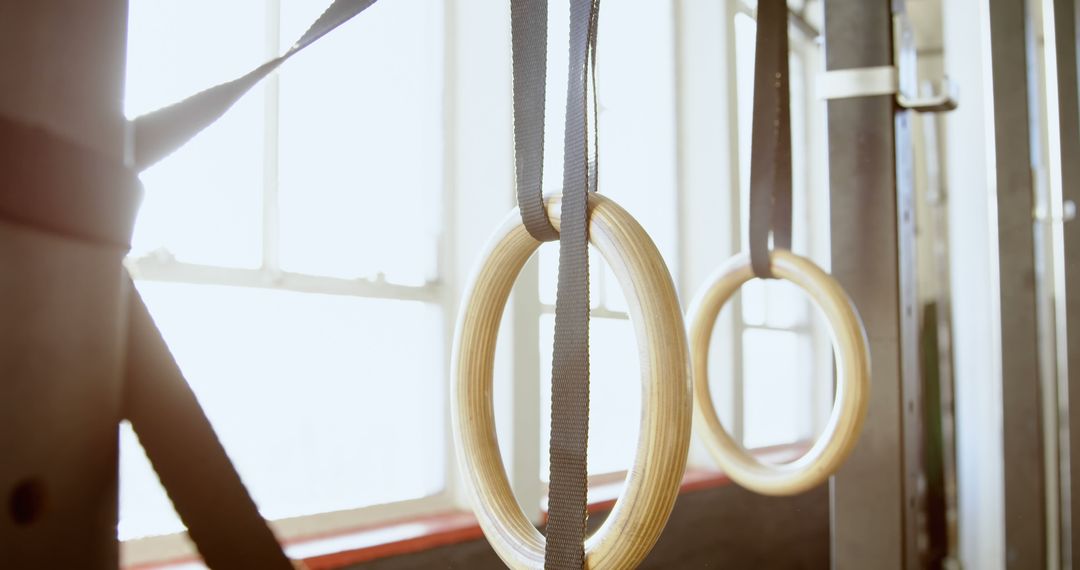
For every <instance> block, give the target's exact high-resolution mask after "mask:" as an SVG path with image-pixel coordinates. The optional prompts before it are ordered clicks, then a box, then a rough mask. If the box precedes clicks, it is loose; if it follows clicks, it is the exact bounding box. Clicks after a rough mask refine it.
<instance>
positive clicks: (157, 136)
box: [134, 0, 376, 171]
mask: <svg viewBox="0 0 1080 570" xmlns="http://www.w3.org/2000/svg"><path fill="white" fill-rule="evenodd" d="M375 1H376V0H334V3H333V4H331V5H330V6H329V7H328V8H327V9H326V10H325V11H324V12H323V13H322V15H321V16H319V18H318V19H316V20H315V22H314V23H313V24H311V26H310V27H309V28H308V29H307V31H306V32H304V35H303V36H301V37H300V39H299V40H297V41H296V43H294V44H293V45H292V47H290V48H289V50H288V51H286V52H285V53H284V54H282V55H281V56H279V57H276V58H274V59H271V60H270V61H268V62H266V63H264V64H262V65H260V66H259V67H256V68H255V69H253V70H251V71H250V72H248V73H247V74H246V75H244V76H242V77H238V78H236V79H234V80H232V81H229V82H227V83H222V84H220V85H217V86H214V87H211V88H209V89H207V90H205V91H200V92H199V93H196V94H194V95H192V96H191V97H188V98H187V99H184V100H183V101H180V102H177V103H174V104H172V105H169V106H168V107H164V108H161V109H158V110H157V111H153V112H150V113H147V114H146V115H142V116H140V117H137V118H136V119H135V121H134V122H135V128H134V132H135V169H136V170H139V171H142V170H145V169H146V168H148V167H149V166H151V165H153V164H154V163H155V162H157V161H159V160H161V159H162V158H165V157H166V156H168V155H169V154H171V153H173V152H174V151H176V150H177V149H179V148H180V147H182V146H184V144H185V143H187V142H188V141H189V140H191V139H192V138H193V137H194V136H195V135H197V134H199V132H201V131H202V130H203V129H205V128H206V127H208V126H210V125H211V124H212V123H213V122H214V121H216V120H218V119H219V118H220V117H221V116H222V115H224V114H225V112H226V111H228V110H229V108H230V107H232V106H233V104H235V103H236V102H237V101H239V100H240V98H241V97H243V96H244V94H245V93H247V92H248V91H250V90H251V88H252V87H255V85H256V84H258V83H259V81H262V79H263V78H264V77H266V76H267V75H270V73H271V72H272V71H274V70H275V69H277V68H278V67H280V66H281V64H282V63H285V61H286V60H288V59H289V58H291V57H292V56H294V55H296V54H297V53H300V52H301V51H302V50H303V49H304V48H306V47H308V46H310V45H311V44H313V43H315V41H317V40H318V39H319V38H321V37H323V36H325V35H326V34H328V33H330V32H331V31H333V30H334V29H335V28H337V27H338V26H340V25H342V24H344V23H345V22H348V21H349V20H351V19H352V18H353V16H356V15H357V14H359V13H360V12H363V11H364V10H366V9H368V8H369V7H370V6H371V5H372V4H374V3H375Z"/></svg>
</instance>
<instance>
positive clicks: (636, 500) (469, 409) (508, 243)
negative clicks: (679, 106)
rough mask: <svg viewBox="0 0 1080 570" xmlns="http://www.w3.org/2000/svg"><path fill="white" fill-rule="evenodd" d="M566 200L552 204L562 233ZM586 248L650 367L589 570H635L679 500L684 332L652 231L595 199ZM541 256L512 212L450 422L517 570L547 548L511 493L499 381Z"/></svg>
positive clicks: (465, 313)
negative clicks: (511, 313) (508, 327)
mask: <svg viewBox="0 0 1080 570" xmlns="http://www.w3.org/2000/svg"><path fill="white" fill-rule="evenodd" d="M559 206H560V201H559V198H548V199H547V211H548V216H549V218H550V219H551V222H552V225H554V226H555V229H556V230H558V229H559V227H560V226H559V217H558V214H557V212H559ZM589 210H590V222H589V238H590V241H591V242H592V244H593V245H594V246H596V248H597V249H598V250H599V251H600V253H601V254H602V255H603V256H604V259H605V260H607V262H608V265H610V266H611V268H612V270H613V271H614V272H615V275H616V276H617V278H618V281H619V284H620V285H621V286H622V288H623V291H624V293H625V295H626V300H627V305H628V306H629V312H630V320H631V322H632V323H633V324H634V330H635V333H636V334H637V338H638V343H637V344H638V347H639V357H640V360H641V376H642V386H641V391H642V398H641V407H642V410H641V412H642V413H641V431H640V434H639V436H638V447H637V452H636V455H635V457H634V464H633V467H632V468H631V469H630V470H629V471H628V472H627V476H626V484H625V485H624V487H623V490H622V493H621V494H620V495H619V500H618V501H617V502H616V504H615V507H614V508H613V509H612V511H611V514H609V515H608V517H607V519H606V520H604V523H603V525H601V527H600V528H599V529H598V530H597V531H596V532H595V533H594V534H593V535H592V536H590V537H589V538H588V540H586V542H585V567H586V568H590V569H608V568H633V567H636V566H637V565H638V564H640V563H641V561H642V560H643V559H644V558H645V555H646V554H648V553H649V551H650V550H651V549H652V547H653V544H655V542H656V539H657V538H658V537H659V536H660V533H661V531H662V530H663V528H664V525H665V524H666V522H667V519H668V515H670V514H671V509H672V506H673V505H674V503H675V498H676V497H677V495H678V492H679V485H680V483H681V481H682V475H683V471H684V469H685V466H686V455H687V452H688V449H689V445H690V431H691V424H692V419H691V418H692V411H691V409H692V407H693V406H692V404H691V398H692V385H691V381H690V359H689V352H688V348H687V342H686V329H685V324H684V322H683V319H682V312H681V310H680V307H679V301H678V297H677V296H676V293H675V286H674V284H673V283H672V281H671V275H670V274H669V273H668V270H667V266H666V265H665V264H664V260H663V258H661V257H660V252H659V251H657V249H656V246H655V245H654V244H653V242H652V240H651V239H649V236H648V235H647V234H646V233H645V230H644V229H642V227H641V226H640V225H639V224H638V223H637V221H635V220H634V218H632V217H631V216H630V214H629V213H627V212H626V211H625V210H623V209H622V208H621V207H619V206H618V205H617V204H615V202H613V201H611V200H610V199H609V198H605V197H604V196H601V195H599V194H590V195H589ZM539 246H540V242H538V241H536V240H534V239H533V238H532V237H531V236H530V235H529V233H528V232H527V231H526V230H525V227H524V226H523V225H522V224H521V216H520V214H519V213H518V211H517V210H516V209H515V210H514V211H513V212H511V213H510V215H509V216H508V217H507V218H506V221H505V223H503V225H502V227H501V228H500V229H499V230H498V231H496V232H495V235H494V237H493V238H492V240H491V241H490V243H489V245H488V248H487V252H486V254H485V255H484V256H483V257H482V259H483V261H482V262H481V264H480V266H479V268H478V270H477V271H476V272H475V273H474V274H473V277H472V280H471V282H470V284H469V286H468V289H467V292H466V294H465V297H464V300H463V302H462V308H461V311H460V313H459V317H458V322H457V335H456V337H455V340H454V355H453V376H452V378H453V380H452V385H453V395H452V397H451V415H452V417H453V424H454V437H455V440H456V444H457V453H458V459H459V463H460V466H461V468H462V474H463V477H464V480H465V482H466V485H465V486H466V487H467V488H468V490H469V492H470V494H471V496H472V497H471V498H472V500H473V504H474V510H475V512H476V517H477V519H478V520H479V522H480V526H481V528H483V530H484V534H485V535H487V538H488V540H489V541H490V542H491V545H492V546H493V547H494V549H495V552H497V553H498V555H499V557H500V558H502V560H503V562H504V563H506V564H507V566H509V567H511V568H518V569H537V568H543V567H544V537H543V535H541V534H540V532H539V531H538V530H537V529H536V528H535V527H533V525H532V523H530V522H529V519H528V518H527V517H526V516H525V514H524V513H523V512H522V510H521V507H520V506H519V505H518V503H517V500H516V499H515V498H514V493H513V491H512V490H511V489H510V483H509V481H508V480H507V476H506V470H505V469H504V467H503V461H502V456H501V454H500V453H499V445H498V441H497V437H496V434H495V412H494V407H493V404H492V373H493V368H494V360H495V340H496V337H497V335H498V332H499V322H500V321H501V319H502V314H503V308H504V307H505V305H506V301H507V297H508V296H509V295H510V290H511V289H512V288H513V286H514V281H515V280H516V278H517V275H518V273H519V272H520V271H521V268H522V267H523V266H524V265H525V262H526V261H527V260H528V259H529V257H530V256H532V254H533V252H535V251H536V249H537V248H538V247H539Z"/></svg>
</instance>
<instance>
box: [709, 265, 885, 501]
mask: <svg viewBox="0 0 1080 570" xmlns="http://www.w3.org/2000/svg"><path fill="white" fill-rule="evenodd" d="M770 261H771V263H772V271H773V274H774V275H776V277H777V278H779V279H785V280H788V281H791V282H792V283H794V284H795V285H798V286H799V287H800V288H801V289H802V290H804V291H806V292H807V293H808V294H809V295H810V298H811V299H813V300H814V302H815V303H816V304H817V306H818V307H820V308H821V310H822V312H823V313H824V314H825V317H826V318H827V320H828V322H829V329H830V330H829V333H830V336H831V338H832V344H833V351H834V355H835V356H836V401H835V402H834V404H833V409H832V413H831V414H830V416H829V421H828V423H827V424H826V426H825V430H824V432H823V433H822V434H821V437H819V438H818V440H817V441H816V442H814V445H813V447H811V448H810V450H809V451H807V452H806V454H805V455H803V456H802V457H800V458H799V459H797V460H795V461H793V462H791V463H785V464H781V465H772V464H766V463H762V462H760V461H758V460H757V459H755V458H754V457H753V456H752V455H750V454H749V453H747V451H746V449H745V448H743V446H742V445H740V444H739V443H738V442H736V441H735V440H734V439H732V437H731V435H730V434H728V432H727V430H725V429H724V426H723V425H722V424H721V423H720V418H719V417H718V416H717V414H716V408H715V407H714V406H713V401H712V397H711V395H710V394H709V376H708V371H709V343H710V339H711V337H712V331H713V326H714V324H715V323H716V318H717V316H718V315H719V314H720V309H721V308H722V307H723V306H724V304H725V303H726V302H727V301H728V299H730V298H731V296H732V295H734V294H735V291H737V290H738V289H739V287H741V286H742V284H743V283H746V282H747V281H749V280H751V279H753V278H754V272H753V268H752V267H751V265H750V256H749V255H747V254H745V253H743V254H739V255H736V256H735V257H733V258H731V259H730V260H728V262H727V263H725V264H724V265H723V266H721V267H720V268H719V269H718V270H717V271H716V273H714V274H713V276H712V278H711V279H710V283H711V285H709V286H708V287H707V288H706V289H705V290H704V291H703V292H702V293H700V294H699V295H698V297H697V298H696V299H695V300H694V302H693V303H692V304H691V308H690V311H689V315H690V319H691V321H690V354H691V359H692V361H693V366H694V420H695V427H696V428H697V429H698V431H699V433H702V434H703V435H704V439H705V444H706V446H707V447H708V449H709V451H710V453H711V454H712V456H713V458H714V459H715V460H716V462H717V463H718V464H719V465H720V467H721V468H722V469H723V470H724V471H725V472H726V473H727V474H728V475H729V476H730V477H731V479H732V480H733V481H735V482H736V483H738V484H739V485H742V486H743V487H746V488H747V489H750V490H753V491H756V492H758V493H761V494H764V495H794V494H796V493H801V492H803V491H806V490H808V489H811V488H813V487H816V486H817V485H819V484H821V483H823V482H825V481H826V480H827V479H828V478H829V476H831V475H832V474H833V473H835V472H836V470H837V469H838V468H839V467H840V465H841V464H842V463H843V462H844V460H845V459H846V458H847V456H848V455H849V454H850V453H851V450H852V449H853V448H854V447H855V443H856V442H857V441H858V439H859V434H860V433H861V432H862V424H863V420H865V419H866V408H867V405H868V403H869V394H870V350H869V348H868V347H867V343H866V332H865V330H864V329H863V326H862V321H861V320H860V319H859V313H858V311H856V309H855V305H854V303H852V302H851V299H850V298H849V297H848V296H847V293H845V292H844V289H843V288H841V287H840V284H839V283H837V282H836V280H835V279H833V277H832V276H831V275H829V274H828V273H825V272H824V271H822V270H821V268H819V267H818V266H817V265H815V264H814V262H812V261H810V260H809V259H806V258H804V257H800V256H798V255H795V254H794V253H791V252H790V251H786V250H776V251H773V252H772V253H771V254H770Z"/></svg>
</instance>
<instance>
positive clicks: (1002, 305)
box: [961, 0, 1048, 568]
mask: <svg viewBox="0 0 1080 570" xmlns="http://www.w3.org/2000/svg"><path fill="white" fill-rule="evenodd" d="M989 8H990V10H989V16H990V56H991V72H992V81H991V83H992V94H993V97H992V101H993V103H992V105H993V106H992V109H991V110H992V112H993V119H994V121H993V123H994V126H993V140H992V141H991V142H992V144H993V149H994V151H993V155H992V156H993V159H994V162H995V164H996V169H995V173H996V180H995V181H994V184H995V188H996V192H995V196H996V199H997V206H996V208H995V210H996V214H997V218H996V220H993V221H994V222H996V225H997V244H996V245H997V253H998V255H997V261H998V275H997V280H998V299H997V302H998V305H999V309H1000V321H999V325H1000V328H999V330H1000V338H1001V355H1000V358H1001V369H1000V370H1001V391H1002V422H1003V426H1002V427H1003V430H1002V435H1003V442H1002V445H1003V454H1004V483H1005V485H1004V490H1005V497H1004V505H1005V565H1006V567H1007V568H1046V567H1047V564H1048V558H1047V553H1046V531H1047V528H1046V505H1045V496H1046V494H1045V493H1046V489H1045V487H1046V484H1045V475H1046V473H1045V469H1044V457H1043V450H1044V445H1043V431H1042V421H1041V418H1042V409H1041V408H1042V393H1041V392H1042V390H1041V389H1040V375H1039V374H1040V370H1039V344H1038V338H1039V327H1038V322H1037V321H1038V319H1037V309H1038V287H1037V282H1038V272H1037V268H1036V261H1035V245H1036V244H1035V228H1034V223H1033V219H1032V212H1033V211H1034V207H1035V191H1034V190H1035V188H1034V182H1033V177H1032V171H1033V165H1032V154H1031V135H1032V117H1031V112H1030V102H1031V101H1030V99H1029V97H1030V93H1029V89H1031V83H1030V78H1031V76H1030V73H1031V66H1030V61H1029V60H1030V57H1031V51H1030V50H1031V49H1032V48H1033V43H1032V39H1031V35H1030V25H1031V19H1030V17H1029V13H1028V6H1027V2H1017V1H1016V0H990V3H989ZM961 484H963V482H961Z"/></svg>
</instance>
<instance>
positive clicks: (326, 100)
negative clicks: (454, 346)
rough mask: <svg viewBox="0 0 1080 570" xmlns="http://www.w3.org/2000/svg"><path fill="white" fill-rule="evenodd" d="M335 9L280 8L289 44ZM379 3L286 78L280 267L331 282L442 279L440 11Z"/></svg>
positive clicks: (422, 0) (422, 1) (419, 4)
mask: <svg viewBox="0 0 1080 570" xmlns="http://www.w3.org/2000/svg"><path fill="white" fill-rule="evenodd" d="M326 4H328V2H326V1H323V2H321V3H319V4H314V5H313V4H312V3H307V2H286V3H283V5H282V23H283V25H282V28H283V38H282V40H283V44H284V45H287V44H289V43H291V42H293V41H295V40H296V38H297V37H298V36H299V35H300V34H301V33H302V29H303V28H304V27H305V26H306V25H307V24H309V23H310V22H311V21H312V20H313V19H314V18H315V17H316V16H317V15H318V14H319V13H320V12H321V10H322V9H323V8H324V7H325V5H326ZM440 6H441V5H440V3H438V2H429V1H427V0H398V1H396V2H385V3H382V2H380V3H378V4H376V5H375V6H373V7H372V8H370V9H369V10H368V11H366V12H364V14H363V15H362V16H361V17H359V18H357V19H356V20H355V21H352V22H349V23H347V24H345V25H344V26H343V28H342V29H340V30H338V31H336V32H335V33H333V34H330V35H328V36H326V37H324V38H323V39H322V40H320V41H319V43H318V44H315V45H313V46H312V47H311V48H310V49H309V50H308V51H306V52H304V53H301V54H300V55H298V56H297V57H296V58H295V60H293V61H290V62H289V63H288V64H286V65H285V67H284V68H283V70H282V72H281V100H280V101H281V118H280V140H279V145H280V146H279V148H280V167H279V168H280V170H279V173H280V174H279V176H280V178H279V179H280V227H281V242H280V247H281V252H280V261H281V266H282V268H283V269H285V270H287V271H297V272H302V273H315V274H320V275H331V276H335V277H345V278H354V277H373V276H375V275H376V274H377V273H384V274H385V275H386V276H387V278H388V279H390V280H391V281H395V282H398V283H409V284H420V283H423V282H425V281H427V280H428V279H433V278H434V277H435V273H436V253H437V249H436V248H437V239H438V237H439V232H440V230H441V227H442V224H441V223H439V222H440V219H441V218H440V216H441V212H442V205H441V203H440V196H441V194H442V166H441V164H442V162H441V155H442V105H443V103H442V95H443V91H444V90H443V84H442V58H443V50H442V35H441V31H442V25H441V23H440V22H441V7H440Z"/></svg>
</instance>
